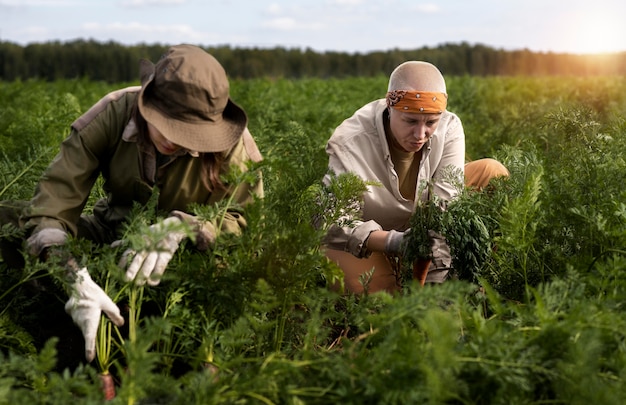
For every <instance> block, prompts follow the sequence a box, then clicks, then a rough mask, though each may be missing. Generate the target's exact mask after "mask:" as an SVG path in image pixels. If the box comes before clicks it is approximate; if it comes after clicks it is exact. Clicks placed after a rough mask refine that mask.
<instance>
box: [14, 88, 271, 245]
mask: <svg viewBox="0 0 626 405" xmlns="http://www.w3.org/2000/svg"><path fill="white" fill-rule="evenodd" d="M139 90H140V87H138V86H134V87H129V88H125V89H121V90H117V91H114V92H112V93H110V94H108V95H106V96H105V97H104V98H102V99H101V100H100V101H99V102H98V103H96V104H95V105H94V106H93V107H91V109H89V111H87V112H86V113H85V114H84V115H82V116H81V117H80V118H78V119H77V120H76V121H75V122H74V123H72V125H71V132H70V135H69V136H68V137H67V138H66V139H65V140H64V141H63V143H62V144H61V147H60V150H59V153H58V154H57V155H56V157H55V158H54V160H53V161H52V162H51V164H50V165H49V166H48V168H47V169H46V171H45V172H44V174H43V176H42V177H41V179H40V181H39V183H38V184H37V187H36V190H35V195H34V197H33V198H32V200H31V203H30V208H29V209H28V210H27V211H26V212H25V214H24V215H23V216H22V218H21V220H22V223H23V225H24V227H25V228H26V230H27V232H30V233H35V232H38V231H40V230H41V229H44V228H50V227H52V228H58V229H62V230H65V231H66V232H68V233H69V234H72V235H74V236H75V235H76V233H77V223H78V221H79V218H80V216H81V214H82V213H83V210H84V208H85V205H86V204H87V202H88V199H89V197H90V194H91V193H92V189H93V187H94V185H95V184H96V181H97V180H98V178H99V176H102V191H103V192H104V194H103V195H105V196H106V197H104V198H101V199H100V200H98V201H97V203H96V204H95V206H94V207H93V214H94V215H95V216H96V217H97V218H98V219H99V220H100V221H101V222H102V223H105V224H107V225H108V226H109V227H110V228H111V229H117V227H118V226H119V225H120V224H121V223H122V222H123V221H124V219H125V218H126V217H127V216H128V214H129V213H130V210H131V208H132V206H133V204H134V203H139V204H146V203H147V202H148V201H149V199H150V198H151V196H152V195H153V193H154V192H156V191H158V207H157V208H158V211H159V212H166V213H172V212H173V213H174V214H175V215H178V216H179V217H181V218H183V219H186V220H187V221H188V222H191V223H192V224H193V225H195V226H196V227H197V229H198V230H199V231H204V232H208V233H210V234H211V235H212V238H213V240H214V238H215V236H216V235H217V234H218V233H219V232H220V231H225V232H234V233H239V232H240V231H241V228H242V227H244V226H245V225H246V221H245V218H244V217H243V215H242V211H241V209H233V210H229V212H228V213H227V215H226V217H225V219H224V220H223V221H221V228H220V229H216V226H215V225H216V224H215V223H211V222H210V221H199V220H198V219H197V218H195V217H193V216H191V215H190V213H189V208H190V204H193V203H197V204H213V203H216V202H218V201H221V200H223V199H225V198H231V197H232V201H233V203H234V204H235V205H238V206H239V208H241V207H243V206H245V205H246V204H247V203H249V202H251V201H252V200H253V198H254V196H257V197H260V198H262V197H263V183H262V179H261V177H260V174H259V176H258V181H257V182H256V183H254V184H247V183H245V184H226V186H227V187H226V190H218V191H213V192H211V191H209V190H208V189H207V188H206V187H205V186H204V185H203V182H202V181H201V180H200V179H201V173H202V170H203V166H202V159H200V158H199V157H197V154H195V156H194V154H192V153H189V152H187V151H185V152H184V153H181V154H179V155H177V156H176V157H174V158H173V159H170V160H169V161H168V162H166V163H162V164H161V165H159V164H157V162H156V157H155V156H156V154H155V152H152V153H148V152H150V151H153V150H154V147H153V146H152V145H151V144H150V145H147V146H146V145H145V144H144V145H143V146H142V142H141V139H140V137H139V136H138V132H137V128H136V125H135V122H134V120H133V119H132V118H131V113H132V111H133V107H134V104H135V100H136V98H137V95H138V94H139ZM260 160H261V154H260V152H259V150H258V148H257V146H256V143H255V142H254V139H253V138H252V136H251V135H250V132H249V131H248V129H247V128H246V129H245V131H244V132H243V134H242V136H241V139H240V141H239V142H238V143H237V144H236V145H235V146H234V147H233V148H232V149H231V150H230V151H228V152H227V153H226V159H225V164H224V166H223V167H224V168H225V169H224V172H223V173H222V174H225V173H226V172H227V171H228V170H232V169H233V168H235V167H236V168H239V169H241V170H242V171H246V170H247V169H248V162H249V161H254V162H258V161H260ZM100 194H102V193H100ZM100 194H98V195H100Z"/></svg>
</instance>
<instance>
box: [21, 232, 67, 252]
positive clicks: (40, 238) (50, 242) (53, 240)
mask: <svg viewBox="0 0 626 405" xmlns="http://www.w3.org/2000/svg"><path fill="white" fill-rule="evenodd" d="M66 240H67V232H65V231H63V230H61V229H57V228H44V229H42V230H41V231H39V232H36V233H33V234H32V235H30V237H29V238H28V239H26V248H27V250H28V253H29V254H30V255H32V256H40V255H41V254H42V253H43V251H44V250H45V249H47V248H49V247H51V246H59V245H63V244H64V243H65V241H66Z"/></svg>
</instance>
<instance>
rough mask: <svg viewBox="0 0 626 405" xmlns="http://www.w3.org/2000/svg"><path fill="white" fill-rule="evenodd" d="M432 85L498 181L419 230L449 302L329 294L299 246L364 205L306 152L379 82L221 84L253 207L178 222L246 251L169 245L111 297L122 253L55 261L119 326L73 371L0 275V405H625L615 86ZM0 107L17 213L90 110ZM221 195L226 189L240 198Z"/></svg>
mask: <svg viewBox="0 0 626 405" xmlns="http://www.w3.org/2000/svg"><path fill="white" fill-rule="evenodd" d="M448 83H449V86H448V87H449V92H450V99H449V108H450V109H451V110H452V111H454V112H456V113H457V114H458V115H459V116H460V118H461V119H462V121H463V123H464V127H465V132H466V138H467V142H466V143H467V152H468V157H469V158H471V159H476V158H480V157H483V156H492V157H496V158H497V159H498V160H500V161H501V162H503V163H504V164H505V165H506V166H507V168H508V169H509V171H510V172H511V176H510V177H509V178H508V179H506V180H502V181H498V182H497V183H496V184H494V187H493V188H489V189H487V190H485V191H484V192H480V193H479V192H471V191H469V190H463V192H462V193H461V194H460V198H459V200H458V202H459V204H458V205H456V203H455V204H452V203H451V204H449V205H448V206H447V210H446V211H442V212H441V213H439V212H437V215H440V214H441V215H443V222H441V224H444V225H445V227H444V228H442V230H446V229H456V230H457V231H458V233H456V234H454V233H453V232H452V231H448V238H449V242H450V245H451V247H453V254H454V256H455V258H456V263H455V266H456V268H457V271H458V272H459V279H458V280H450V281H448V282H446V283H444V284H442V285H438V286H434V287H433V288H419V289H418V288H416V286H415V285H412V284H409V285H408V286H407V287H406V291H407V292H408V293H407V294H399V295H397V296H391V295H388V294H386V293H376V294H364V295H361V296H357V295H351V294H342V293H340V292H334V291H332V290H331V289H329V288H328V286H329V285H330V284H334V283H335V282H336V281H337V280H339V279H341V276H342V274H341V271H340V270H339V269H338V268H337V266H336V265H334V264H333V263H331V262H329V260H327V259H326V257H325V256H324V254H323V251H322V249H321V247H320V246H321V240H322V237H323V234H324V231H325V229H326V228H325V226H324V225H322V226H319V225H320V224H328V223H332V221H337V220H341V218H342V215H343V214H345V210H346V209H347V210H350V209H353V208H355V207H356V206H358V204H355V202H357V201H358V198H359V196H360V195H361V194H362V193H363V192H364V191H365V190H367V186H368V184H367V183H366V182H365V184H364V182H362V181H359V180H358V179H356V178H354V177H351V176H349V175H348V176H341V177H337V178H334V179H332V180H331V183H330V184H323V183H322V182H321V180H322V177H323V176H324V175H325V174H326V165H327V158H326V154H325V151H324V146H325V143H326V141H327V140H328V138H329V136H330V134H331V132H332V130H333V128H334V127H336V126H337V125H338V124H339V123H340V122H341V121H342V120H343V119H345V118H346V117H347V116H348V115H349V114H351V113H352V112H353V111H354V110H356V109H357V108H358V107H360V106H361V105H362V104H364V103H365V102H367V101H369V100H372V99H374V98H376V97H380V95H382V94H384V91H385V87H386V80H385V78H382V77H380V78H370V79H364V78H354V79H345V80H319V79H303V80H296V81H289V80H283V79H271V80H270V79H255V80H250V81H239V82H237V81H235V82H233V85H232V89H233V98H234V99H235V100H236V101H237V102H239V103H240V104H241V105H243V106H244V107H245V108H246V110H247V112H248V114H249V117H250V122H249V126H250V130H251V132H252V133H253V135H254V136H255V139H257V142H258V144H259V147H260V149H261V152H262V153H263V155H264V160H263V162H262V163H260V164H259V165H258V166H257V167H255V169H258V170H260V171H261V172H262V174H263V180H264V182H265V185H266V188H265V192H266V196H265V198H264V199H263V200H259V201H254V202H253V203H252V204H250V205H249V206H247V207H245V208H244V207H234V206H232V202H228V201H225V202H224V203H223V204H220V205H217V206H198V207H194V211H195V213H196V214H197V215H200V216H202V217H203V218H205V219H208V220H214V221H217V222H219V220H220V218H223V213H224V212H225V210H227V209H229V208H234V209H245V216H246V220H247V223H248V224H247V228H246V230H245V231H244V232H243V234H242V235H240V236H238V237H230V236H227V235H220V236H219V237H218V238H217V240H216V244H215V246H214V247H213V248H212V249H211V250H210V251H208V252H199V251H197V250H195V249H194V248H193V247H192V246H191V245H185V244H183V245H181V248H180V249H179V250H178V251H177V252H176V254H175V255H174V257H173V258H172V260H171V262H170V265H169V267H168V269H167V271H166V272H165V275H164V277H163V279H162V282H161V283H160V284H159V286H157V287H151V288H147V287H146V288H143V289H138V288H130V287H129V286H128V287H125V285H126V284H125V282H123V281H122V278H121V275H122V271H121V270H119V269H117V262H118V260H119V258H120V255H121V254H122V251H123V249H122V247H117V248H112V247H98V246H92V245H90V244H87V243H82V242H79V241H72V243H70V244H69V245H68V246H67V249H69V251H70V252H71V253H73V254H75V255H76V257H77V259H78V260H80V261H81V263H82V264H85V265H86V266H88V268H89V269H90V271H91V273H92V277H93V278H94V280H97V282H98V283H100V285H102V286H105V285H107V284H106V280H107V277H110V278H109V284H108V286H107V288H108V289H110V294H111V295H112V296H114V297H116V299H119V302H118V304H119V305H120V306H121V307H122V308H123V309H124V311H123V312H124V314H125V316H126V317H127V318H128V320H129V321H130V320H131V318H132V322H129V323H130V324H131V325H132V329H131V327H129V323H127V324H126V326H125V327H123V328H119V329H115V328H113V327H112V329H111V343H112V344H109V343H108V342H109V340H108V339H109V335H108V325H109V323H108V321H104V325H103V326H104V327H101V333H102V335H101V336H102V339H103V340H102V341H101V343H102V347H101V348H100V349H99V352H98V356H99V358H98V360H97V361H96V362H94V363H91V364H86V363H85V362H84V360H82V358H83V355H84V354H83V351H84V348H83V342H82V340H80V338H78V340H73V339H75V338H76V333H74V332H76V331H75V330H74V329H72V328H71V327H70V326H71V319H70V320H69V322H65V323H64V325H68V326H67V328H64V329H63V330H61V331H59V330H53V329H51V328H50V327H51V325H54V323H53V322H46V321H47V320H49V319H46V318H53V317H52V316H49V314H54V320H55V322H61V321H62V320H65V321H67V320H68V318H67V317H66V315H65V314H64V313H62V312H63V309H62V308H63V302H64V301H63V300H64V299H65V298H66V297H63V296H62V295H59V294H57V291H56V290H55V289H54V287H55V286H56V284H54V283H51V285H49V284H45V285H46V287H47V288H48V290H45V291H42V290H41V289H34V290H33V289H32V287H33V286H34V285H38V286H39V287H40V286H41V283H42V282H43V281H44V278H42V279H37V280H36V281H37V282H38V283H36V284H34V283H30V281H31V280H29V279H22V276H23V275H24V274H26V275H34V274H47V272H48V270H53V269H52V268H50V269H48V268H45V267H44V266H42V265H41V264H37V263H36V261H33V260H29V259H28V258H27V257H24V261H25V268H24V272H25V273H21V272H16V271H15V270H14V269H11V268H9V267H8V266H7V263H5V262H0V274H1V275H2V277H0V291H2V292H3V293H0V304H1V305H2V307H1V308H3V310H2V313H1V316H0V404H4V403H7V404H8V403H10V404H32V403H46V404H57V403H58V404H67V403H68V402H80V403H94V404H96V403H102V402H103V397H102V391H101V389H100V386H99V381H98V373H99V372H100V371H101V370H102V369H104V368H106V367H107V366H108V367H109V370H110V372H111V374H113V375H114V376H115V377H116V382H117V384H118V385H117V386H116V388H117V390H116V391H117V392H116V397H115V398H114V399H113V400H112V401H111V403H128V404H131V403H136V404H139V403H170V404H178V403H184V404H195V403H197V404H207V403H212V404H220V403H224V404H231V403H263V404H283V403H289V404H292V403H293V404H295V403H307V404H327V403H345V404H363V403H388V404H401V403H402V404H404V403H426V402H429V403H467V404H472V403H489V404H526V403H572V404H575V403H603V404H622V403H625V402H626V389H625V388H624V387H626V384H625V381H624V379H625V378H626V375H624V370H626V350H625V347H624V345H623V342H624V340H625V339H626V336H625V334H624V331H625V330H626V325H625V324H624V322H625V321H624V316H623V302H624V299H625V298H626V279H625V278H624V274H626V273H625V272H624V271H623V270H624V266H625V265H626V255H625V254H624V250H625V249H624V246H625V244H626V234H625V233H624V223H625V222H626V214H625V212H626V209H625V208H624V197H625V193H624V191H623V184H624V182H625V180H626V179H624V176H626V167H624V165H625V161H624V159H623V153H624V150H626V144H625V140H626V136H625V134H626V124H625V121H624V119H623V117H622V112H623V111H624V110H625V109H626V91H624V89H625V88H626V80H624V78H620V77H613V78H540V77H537V78H530V77H529V78H522V77H517V78H515V77H510V78H509V77H499V78H478V77H455V78H450V79H449V81H448ZM115 87H117V86H115ZM2 89H3V91H2V92H0V93H1V94H2V96H0V111H3V112H5V113H4V114H0V136H1V137H2V139H5V138H6V139H8V138H10V139H11V142H7V143H3V144H2V145H3V146H4V145H6V148H4V152H5V154H6V156H7V157H6V158H4V159H0V174H1V176H0V190H2V193H3V194H2V197H3V199H17V200H26V199H28V198H30V195H31V194H32V191H33V188H34V184H35V181H36V179H37V177H38V176H39V175H40V174H41V171H42V170H43V166H44V164H43V163H42V162H45V161H47V160H49V159H51V158H52V156H53V154H54V152H53V150H54V145H57V144H58V141H59V139H60V138H62V137H63V136H64V134H66V133H67V125H68V124H69V122H71V120H72V118H70V116H71V115H74V113H75V112H76V111H77V103H78V104H79V107H78V108H79V109H80V110H85V109H86V108H87V107H88V106H89V105H90V104H91V103H93V102H94V101H96V100H97V99H98V97H99V96H100V95H102V94H104V92H105V88H103V85H102V84H101V83H90V82H87V81H74V82H72V81H68V82H60V83H43V82H37V81H30V82H28V83H2ZM4 90H6V91H4ZM18 94H19V97H16V95H18ZM11 95H13V96H11ZM600 95H602V96H600ZM9 102H10V103H11V106H10V107H11V108H8V107H7V108H4V107H5V106H6V105H7V104H8V103H9ZM57 104H59V105H61V107H60V108H61V113H60V115H58V116H56V115H55V113H54V111H55V108H56V107H55V106H56V105H57ZM7 111H10V113H6V112H7ZM57 111H58V110H57ZM12 117H20V118H19V120H14V119H12ZM29 117H30V118H32V119H33V120H32V121H28V123H27V124H24V125H20V124H19V123H20V122H22V123H23V122H26V121H27V120H28V118H29ZM20 141H23V142H24V144H23V145H21V144H20ZM37 143H40V144H41V145H40V146H41V150H39V149H36V147H34V146H33V145H35V144H37ZM47 148H48V149H47ZM0 149H2V148H0ZM16 150H19V151H21V153H24V154H23V155H21V157H20V156H18V154H17V153H14V152H15V151H16ZM29 151H30V152H29ZM39 152H41V154H40V153H39ZM8 156H10V157H11V158H9V157H8ZM14 156H15V158H14ZM39 156H41V158H40V159H39V158H38V157H39ZM33 162H34V164H33V165H32V166H30V165H31V164H32V163H33ZM240 175H241V176H239V177H237V178H236V179H231V181H232V182H233V183H236V182H238V181H243V182H245V181H249V179H248V178H247V177H246V175H243V174H240ZM365 192H366V191H365ZM98 196H99V195H98V191H95V192H94V196H93V197H92V198H96V197H98ZM90 206H91V200H90V202H89V203H88V205H87V207H88V208H87V209H89V207H90ZM342 210H344V211H343V212H342ZM446 212H447V213H446ZM448 214H449V216H446V215H448ZM160 215H162V213H157V212H156V210H155V209H154V205H150V204H148V206H146V207H137V208H136V210H135V211H134V212H133V214H132V215H131V221H130V225H129V227H128V229H127V233H126V235H125V239H126V240H128V241H129V242H130V243H136V244H137V245H135V247H140V246H142V245H141V244H142V243H146V242H145V240H144V238H143V231H142V229H143V228H144V227H145V226H147V225H148V224H150V223H152V222H154V220H156V219H158V218H159V216H160ZM446 218H448V219H450V221H447V220H446ZM452 219H455V220H454V221H453V220H452ZM217 222H216V223H217ZM455 223H456V224H457V225H458V226H457V227H456V228H448V227H453V226H454V224H455ZM461 230H464V231H463V232H462V231H461ZM14 231H15V229H8V228H7V229H3V232H5V234H6V235H8V234H11V232H14ZM485 232H486V233H485ZM487 235H488V237H487ZM483 238H486V240H483ZM474 242H485V243H478V244H475V243H474ZM476 246H479V247H480V248H481V249H475V248H476ZM484 249H486V250H484ZM42 270H43V271H44V273H40V271H42ZM107 274H109V276H107ZM20 280H23V282H22V281H20ZM478 285H480V286H481V287H482V289H478V288H477V286H478ZM33 292H35V293H33ZM53 308H60V310H59V311H56V312H54V311H52V309H53ZM129 315H130V317H129ZM33 325H40V327H39V328H36V327H33ZM44 329H45V331H48V332H51V337H50V338H49V339H47V340H44V339H43V338H42V336H41V335H40V334H39V333H38V332H44ZM78 335H79V337H80V332H78ZM70 343H72V344H73V345H74V346H72V344H70ZM107 354H108V357H107ZM72 356H73V358H72V359H68V358H67V357H72ZM69 360H73V361H69ZM98 361H101V362H102V364H99V363H98ZM207 365H210V366H211V367H207Z"/></svg>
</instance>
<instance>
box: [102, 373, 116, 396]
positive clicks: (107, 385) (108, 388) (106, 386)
mask: <svg viewBox="0 0 626 405" xmlns="http://www.w3.org/2000/svg"><path fill="white" fill-rule="evenodd" d="M98 375H99V377H100V387H101V388H102V393H103V394H104V399H105V401H110V400H112V399H113V398H115V382H114V381H113V376H112V375H111V374H109V373H106V374H104V373H103V374H98Z"/></svg>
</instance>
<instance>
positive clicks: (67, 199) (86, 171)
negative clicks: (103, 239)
mask: <svg viewBox="0 0 626 405" xmlns="http://www.w3.org/2000/svg"><path fill="white" fill-rule="evenodd" d="M98 174H99V171H98V159H97V157H96V154H95V153H94V151H93V150H91V149H90V147H89V146H88V145H87V144H86V143H85V142H84V139H83V138H82V137H81V135H80V134H79V133H78V132H77V131H76V130H72V131H71V134H70V136H69V137H68V138H67V139H65V140H64V141H63V143H62V144H61V147H60V150H59V152H58V154H57V155H56V157H55V158H54V159H53V160H52V162H51V163H50V165H49V166H48V167H47V169H46V170H45V172H44V174H43V175H42V177H41V178H40V180H39V182H38V184H37V186H36V188H35V194H34V196H33V198H32V199H31V202H30V206H29V207H28V208H27V210H26V211H25V215H24V216H23V217H22V221H24V222H25V229H26V230H27V232H29V233H36V232H39V231H40V230H41V229H44V228H56V229H61V230H64V231H66V232H68V233H70V234H72V235H74V236H76V232H77V224H78V220H79V217H80V215H81V213H82V211H83V208H84V207H85V204H86V203H87V199H88V198H89V194H90V192H91V188H92V187H93V185H94V183H95V181H96V179H97V178H98Z"/></svg>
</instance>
